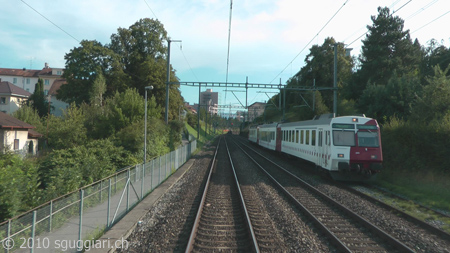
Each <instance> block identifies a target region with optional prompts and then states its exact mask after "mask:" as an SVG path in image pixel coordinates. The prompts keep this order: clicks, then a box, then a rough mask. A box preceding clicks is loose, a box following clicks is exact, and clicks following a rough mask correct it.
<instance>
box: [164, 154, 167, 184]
mask: <svg viewBox="0 0 450 253" xmlns="http://www.w3.org/2000/svg"><path fill="white" fill-rule="evenodd" d="M165 158H166V159H164V160H166V164H165V166H164V179H166V178H167V154H166V155H165Z"/></svg>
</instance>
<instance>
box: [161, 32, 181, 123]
mask: <svg viewBox="0 0 450 253" xmlns="http://www.w3.org/2000/svg"><path fill="white" fill-rule="evenodd" d="M171 42H181V40H171V39H170V38H169V39H167V83H166V113H165V120H166V125H167V124H168V123H169V86H170V43H171Z"/></svg>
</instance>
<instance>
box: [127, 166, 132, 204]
mask: <svg viewBox="0 0 450 253" xmlns="http://www.w3.org/2000/svg"><path fill="white" fill-rule="evenodd" d="M127 172H128V175H127V182H129V183H128V184H127V212H128V209H129V208H130V184H131V181H130V180H131V171H130V169H128V171H127Z"/></svg>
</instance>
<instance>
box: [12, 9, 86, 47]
mask: <svg viewBox="0 0 450 253" xmlns="http://www.w3.org/2000/svg"><path fill="white" fill-rule="evenodd" d="M20 1H21V2H22V3H24V4H25V5H27V6H28V7H30V9H32V10H33V11H35V12H36V13H37V14H39V15H40V16H41V17H43V18H44V19H46V20H47V21H48V22H50V23H51V24H52V25H54V26H55V27H56V28H58V29H59V30H61V31H63V32H64V33H65V34H67V35H69V36H70V37H71V38H72V39H74V40H75V41H77V42H78V43H80V42H81V41H80V40H78V39H77V38H75V37H74V36H72V34H70V33H68V32H67V31H66V30H64V29H62V28H61V27H60V26H58V25H57V24H55V23H54V22H53V21H51V20H50V19H48V18H47V17H46V16H44V15H43V14H41V13H40V12H39V11H37V10H36V9H35V8H33V7H31V5H29V4H28V3H26V2H25V1H24V0H20Z"/></svg>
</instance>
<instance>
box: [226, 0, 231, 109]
mask: <svg viewBox="0 0 450 253" xmlns="http://www.w3.org/2000/svg"><path fill="white" fill-rule="evenodd" d="M232 14H233V0H230V18H229V21H228V52H227V73H226V78H225V83H228V70H229V66H230V44H231V43H230V42H231V18H232ZM227 91H228V87H227V85H225V104H227Z"/></svg>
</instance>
